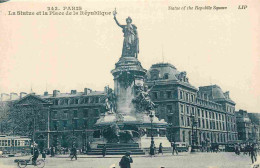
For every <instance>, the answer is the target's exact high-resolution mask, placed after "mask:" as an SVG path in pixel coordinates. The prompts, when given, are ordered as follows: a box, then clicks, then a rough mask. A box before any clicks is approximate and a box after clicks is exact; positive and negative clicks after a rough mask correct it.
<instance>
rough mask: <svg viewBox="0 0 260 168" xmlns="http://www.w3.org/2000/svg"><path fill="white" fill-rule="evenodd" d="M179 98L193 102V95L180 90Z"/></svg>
mask: <svg viewBox="0 0 260 168" xmlns="http://www.w3.org/2000/svg"><path fill="white" fill-rule="evenodd" d="M179 99H181V100H185V101H187V102H192V103H195V95H194V94H192V93H188V92H184V91H182V90H180V91H179Z"/></svg>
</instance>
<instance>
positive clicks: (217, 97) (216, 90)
mask: <svg viewBox="0 0 260 168" xmlns="http://www.w3.org/2000/svg"><path fill="white" fill-rule="evenodd" d="M199 94H206V95H207V96H208V98H209V99H210V100H213V101H228V102H229V103H231V104H235V102H234V101H233V100H231V99H230V97H229V92H225V93H224V92H223V91H222V89H221V88H220V87H219V86H218V85H209V86H201V87H199Z"/></svg>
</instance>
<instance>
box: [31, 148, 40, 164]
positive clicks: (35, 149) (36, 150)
mask: <svg viewBox="0 0 260 168" xmlns="http://www.w3.org/2000/svg"><path fill="white" fill-rule="evenodd" d="M33 150H34V151H33V157H32V163H33V165H36V161H37V159H38V157H39V150H38V149H37V148H36V147H35V148H34V149H33Z"/></svg>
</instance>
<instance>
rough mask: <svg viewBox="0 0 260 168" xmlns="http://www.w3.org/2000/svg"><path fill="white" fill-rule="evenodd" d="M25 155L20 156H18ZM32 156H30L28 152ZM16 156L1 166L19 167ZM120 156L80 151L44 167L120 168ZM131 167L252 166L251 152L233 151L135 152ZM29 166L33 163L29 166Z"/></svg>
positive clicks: (194, 167)
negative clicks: (174, 153)
mask: <svg viewBox="0 0 260 168" xmlns="http://www.w3.org/2000/svg"><path fill="white" fill-rule="evenodd" d="M20 158H22V157H19V159H20ZM27 158H29V156H27ZM14 159H16V158H1V159H0V168H16V167H17V165H16V163H14V162H13V161H14ZM119 161H120V156H106V157H105V158H102V157H100V156H91V157H90V156H87V155H79V158H78V160H77V161H71V160H70V159H69V158H68V156H57V157H55V158H50V157H47V159H46V164H45V168H110V167H111V165H113V164H115V165H116V168H119V166H118V162H119ZM133 161H134V163H132V165H131V166H132V168H161V167H163V166H164V167H165V168H250V167H251V160H250V157H249V156H248V155H243V154H242V155H239V156H238V155H235V154H234V153H196V154H189V153H181V154H180V155H178V156H172V155H170V154H165V155H163V156H162V155H160V156H156V157H152V158H151V157H149V156H133ZM27 167H28V168H30V167H34V166H31V165H29V166H27Z"/></svg>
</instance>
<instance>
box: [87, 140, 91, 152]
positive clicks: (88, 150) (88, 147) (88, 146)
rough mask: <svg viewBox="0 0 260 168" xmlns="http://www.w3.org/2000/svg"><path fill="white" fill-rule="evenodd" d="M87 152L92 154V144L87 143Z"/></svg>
mask: <svg viewBox="0 0 260 168" xmlns="http://www.w3.org/2000/svg"><path fill="white" fill-rule="evenodd" d="M87 152H91V146H90V142H88V143H87Z"/></svg>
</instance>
